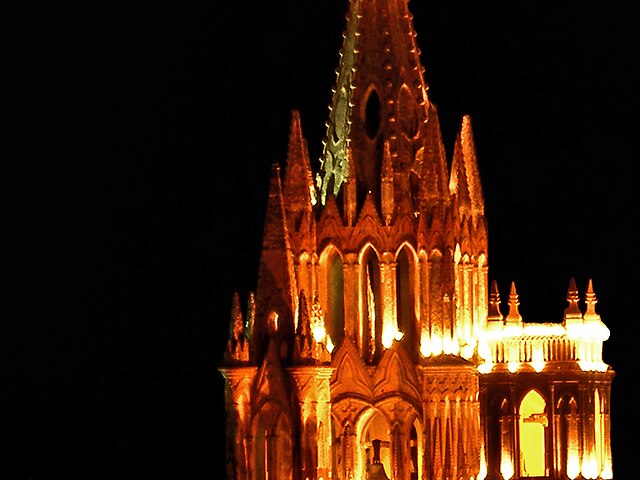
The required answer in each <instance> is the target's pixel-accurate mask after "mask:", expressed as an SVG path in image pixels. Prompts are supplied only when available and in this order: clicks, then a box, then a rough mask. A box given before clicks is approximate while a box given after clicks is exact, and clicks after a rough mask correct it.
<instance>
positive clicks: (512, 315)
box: [505, 282, 522, 325]
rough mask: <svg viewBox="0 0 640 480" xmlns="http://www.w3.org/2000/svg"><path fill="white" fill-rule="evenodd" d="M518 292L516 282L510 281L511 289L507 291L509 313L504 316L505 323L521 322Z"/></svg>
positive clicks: (515, 323) (516, 323)
mask: <svg viewBox="0 0 640 480" xmlns="http://www.w3.org/2000/svg"><path fill="white" fill-rule="evenodd" d="M518 305H520V300H518V292H516V282H511V291H510V292H509V313H508V314H507V316H506V318H505V322H506V324H507V325H520V324H521V323H522V315H520V312H519V311H518Z"/></svg>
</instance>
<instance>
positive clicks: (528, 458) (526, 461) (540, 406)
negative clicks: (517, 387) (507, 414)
mask: <svg viewBox="0 0 640 480" xmlns="http://www.w3.org/2000/svg"><path fill="white" fill-rule="evenodd" d="M545 407H546V402H545V401H544V398H542V395H540V394H539V393H538V392H536V391H535V390H531V391H529V393H527V394H526V395H525V397H524V398H523V399H522V403H521V404H520V412H519V413H520V425H519V427H520V438H519V445H520V475H521V476H522V477H543V476H545V475H546V472H547V466H546V451H545V434H546V429H547V426H548V420H547V414H546V413H545Z"/></svg>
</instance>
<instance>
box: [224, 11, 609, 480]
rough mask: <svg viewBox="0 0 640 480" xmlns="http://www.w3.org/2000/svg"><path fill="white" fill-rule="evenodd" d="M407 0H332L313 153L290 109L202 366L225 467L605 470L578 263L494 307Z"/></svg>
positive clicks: (466, 146)
mask: <svg viewBox="0 0 640 480" xmlns="http://www.w3.org/2000/svg"><path fill="white" fill-rule="evenodd" d="M407 3H408V2H407V0H367V1H365V0H351V1H350V4H349V12H348V15H347V25H346V28H345V33H344V43H343V47H342V50H341V56H340V63H339V66H338V69H337V77H336V84H335V89H334V91H333V98H332V102H331V106H330V109H329V119H328V122H327V131H326V137H325V139H324V145H323V149H322V153H321V158H320V162H319V167H318V169H317V171H314V169H313V168H312V164H311V161H310V158H309V152H308V148H307V142H306V140H305V138H304V136H303V130H302V122H301V118H300V114H299V113H298V112H297V111H294V112H293V114H292V119H291V129H290V137H289V149H288V155H287V158H286V163H285V165H284V168H283V169H282V170H284V172H283V171H282V170H281V167H280V166H279V165H274V167H273V169H272V171H271V179H270V184H269V185H270V188H269V195H268V199H267V209H266V218H265V226H264V234H263V242H262V253H261V258H260V264H259V269H258V279H257V287H256V291H255V293H252V294H251V295H250V296H249V299H248V305H249V306H248V308H247V309H246V311H245V313H244V315H243V311H242V304H243V302H242V299H240V298H238V296H237V295H235V296H234V298H233V302H232V314H231V323H230V337H229V342H228V347H227V351H226V353H225V357H224V358H225V360H224V364H223V365H221V366H220V371H221V373H222V374H223V375H224V378H225V379H226V411H227V437H228V456H227V475H228V478H233V479H236V480H293V479H298V478H299V479H307V478H308V479H316V480H317V479H320V478H322V479H326V480H328V479H344V480H347V479H348V480H372V479H393V480H418V479H420V480H445V479H456V480H458V479H464V480H471V479H473V480H483V479H485V478H487V479H511V478H515V479H520V478H532V477H535V478H545V479H558V480H560V479H563V480H565V479H566V478H570V479H575V478H593V479H610V478H612V477H613V473H612V471H613V469H612V455H611V445H610V443H611V440H610V395H611V383H612V379H613V377H614V371H613V370H612V368H611V367H610V366H608V365H607V364H606V363H604V362H603V359H602V344H603V342H604V341H606V340H607V339H608V338H609V330H608V328H607V327H606V326H605V325H604V323H603V322H602V320H601V318H600V316H599V315H598V314H597V313H596V310H595V304H596V302H597V300H596V296H595V293H594V290H593V285H592V282H589V285H588V287H587V291H586V296H585V298H584V301H585V304H586V311H585V312H582V311H581V309H580V306H579V302H580V300H581V297H580V293H579V290H578V288H577V287H576V284H575V282H574V281H573V279H572V280H571V282H570V285H569V289H568V294H567V297H566V298H567V302H568V306H567V308H566V310H565V311H564V316H563V312H559V315H558V319H557V320H558V321H557V322H550V323H528V322H526V321H525V320H524V319H523V318H522V315H521V314H520V312H519V310H518V308H519V304H520V301H519V296H518V293H517V291H516V287H515V283H512V284H511V286H510V291H509V295H508V297H507V312H506V315H504V314H503V313H502V311H501V299H500V293H499V291H498V285H497V284H496V283H495V282H494V283H493V284H492V285H491V286H490V285H489V280H488V278H489V277H488V271H489V270H488V269H489V259H488V246H487V219H486V216H485V203H484V194H483V189H482V182H481V179H480V174H479V168H478V158H477V155H476V149H475V144H474V138H473V129H472V122H471V118H470V117H469V116H467V115H465V116H463V118H462V119H461V126H460V131H459V133H458V135H457V138H456V141H455V144H454V145H453V153H452V156H451V166H450V167H449V163H448V161H447V157H446V155H445V147H444V145H443V140H442V134H441V131H440V124H439V120H438V110H437V108H436V106H435V105H434V104H433V102H432V101H431V99H430V98H429V96H428V86H427V83H426V81H425V78H424V76H423V71H424V69H423V68H422V66H421V61H420V57H419V52H420V51H419V49H418V47H417V45H416V35H415V32H414V30H413V24H412V20H411V18H412V17H411V15H410V13H409V11H408V6H407ZM310 93H311V94H313V92H310Z"/></svg>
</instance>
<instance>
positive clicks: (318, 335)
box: [312, 325, 327, 343]
mask: <svg viewBox="0 0 640 480" xmlns="http://www.w3.org/2000/svg"><path fill="white" fill-rule="evenodd" d="M312 333H313V338H314V339H315V341H316V342H318V343H320V342H322V340H324V337H325V335H326V334H327V332H326V330H325V328H324V325H316V326H314V327H313V330H312Z"/></svg>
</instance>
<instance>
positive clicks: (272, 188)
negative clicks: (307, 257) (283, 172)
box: [253, 165, 298, 355]
mask: <svg viewBox="0 0 640 480" xmlns="http://www.w3.org/2000/svg"><path fill="white" fill-rule="evenodd" d="M296 290H297V289H296V285H295V274H294V270H293V255H292V252H291V247H290V244H289V232H288V228H287V222H286V218H285V210H284V202H283V196H282V186H281V183H280V167H279V166H278V165H273V166H272V168H271V183H270V185H269V199H268V201H267V209H266V215H265V224H264V234H263V238H262V253H261V256H260V264H259V267H258V285H257V289H256V324H255V327H254V331H253V336H254V337H257V338H256V341H255V342H253V343H255V349H256V353H257V354H258V355H261V354H262V352H263V349H264V345H263V343H264V336H265V335H266V334H267V333H268V330H267V322H268V321H269V318H271V317H272V316H273V315H272V314H273V313H275V314H276V315H277V319H278V320H277V325H278V329H277V332H278V335H280V336H283V337H285V338H286V337H293V335H294V333H295V332H294V312H295V311H296V308H297V301H298V297H297V293H296Z"/></svg>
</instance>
